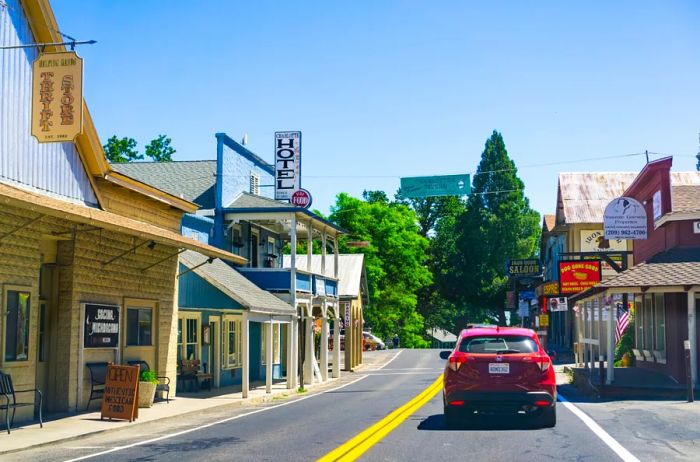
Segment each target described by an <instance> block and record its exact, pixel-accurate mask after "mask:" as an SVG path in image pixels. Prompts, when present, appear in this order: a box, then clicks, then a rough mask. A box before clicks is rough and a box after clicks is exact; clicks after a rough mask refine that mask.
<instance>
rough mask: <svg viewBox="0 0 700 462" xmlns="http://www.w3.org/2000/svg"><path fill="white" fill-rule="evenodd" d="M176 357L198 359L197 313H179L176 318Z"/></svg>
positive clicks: (179, 358) (180, 359)
mask: <svg viewBox="0 0 700 462" xmlns="http://www.w3.org/2000/svg"><path fill="white" fill-rule="evenodd" d="M177 355H178V356H177V359H178V362H180V361H182V360H183V359H188V360H192V359H199V315H198V314H194V313H182V312H181V313H180V317H179V318H178V320H177Z"/></svg>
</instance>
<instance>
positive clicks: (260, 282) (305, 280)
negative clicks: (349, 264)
mask: <svg viewBox="0 0 700 462" xmlns="http://www.w3.org/2000/svg"><path fill="white" fill-rule="evenodd" d="M237 269H238V271H240V273H241V274H242V275H244V276H245V277H246V278H248V280H250V281H251V282H252V283H253V284H255V285H256V286H258V287H260V288H261V289H263V290H267V291H270V292H289V291H290V290H291V282H292V275H291V269H290V268H237ZM296 289H297V292H306V293H309V294H312V295H326V296H331V297H336V296H337V295H338V281H337V280H336V279H333V278H328V277H325V276H321V275H320V274H312V273H307V272H306V271H301V270H296Z"/></svg>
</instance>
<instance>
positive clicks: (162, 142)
mask: <svg viewBox="0 0 700 462" xmlns="http://www.w3.org/2000/svg"><path fill="white" fill-rule="evenodd" d="M171 141H172V140H171V139H170V138H168V137H167V136H165V135H158V138H155V139H154V140H152V141H151V142H150V143H149V144H148V145H146V156H147V157H150V158H151V159H153V160H154V161H155V162H171V161H172V160H173V157H172V156H173V154H175V149H173V147H172V146H170V143H171Z"/></svg>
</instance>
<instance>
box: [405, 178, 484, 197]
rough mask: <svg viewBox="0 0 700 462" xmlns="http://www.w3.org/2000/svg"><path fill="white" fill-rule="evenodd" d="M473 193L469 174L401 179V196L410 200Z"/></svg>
mask: <svg viewBox="0 0 700 462" xmlns="http://www.w3.org/2000/svg"><path fill="white" fill-rule="evenodd" d="M469 193H471V182H470V181H469V174H464V175H441V176H414V177H409V178H401V195H402V196H404V197H407V198H409V199H419V198H424V197H431V196H465V195H468V194H469Z"/></svg>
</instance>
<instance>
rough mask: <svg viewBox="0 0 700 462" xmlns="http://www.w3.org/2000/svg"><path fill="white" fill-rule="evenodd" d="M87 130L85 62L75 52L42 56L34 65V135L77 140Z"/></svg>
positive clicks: (43, 140) (41, 139)
mask: <svg viewBox="0 0 700 462" xmlns="http://www.w3.org/2000/svg"><path fill="white" fill-rule="evenodd" d="M82 130H83V59H82V58H80V57H79V56H78V55H77V54H76V53H75V52H74V51H65V52H59V53H41V54H40V55H39V57H38V58H37V59H36V60H35V61H34V63H32V136H34V137H35V138H36V139H37V141H39V142H40V143H63V142H66V141H73V140H74V139H75V137H76V136H78V135H79V134H80V132H82Z"/></svg>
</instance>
